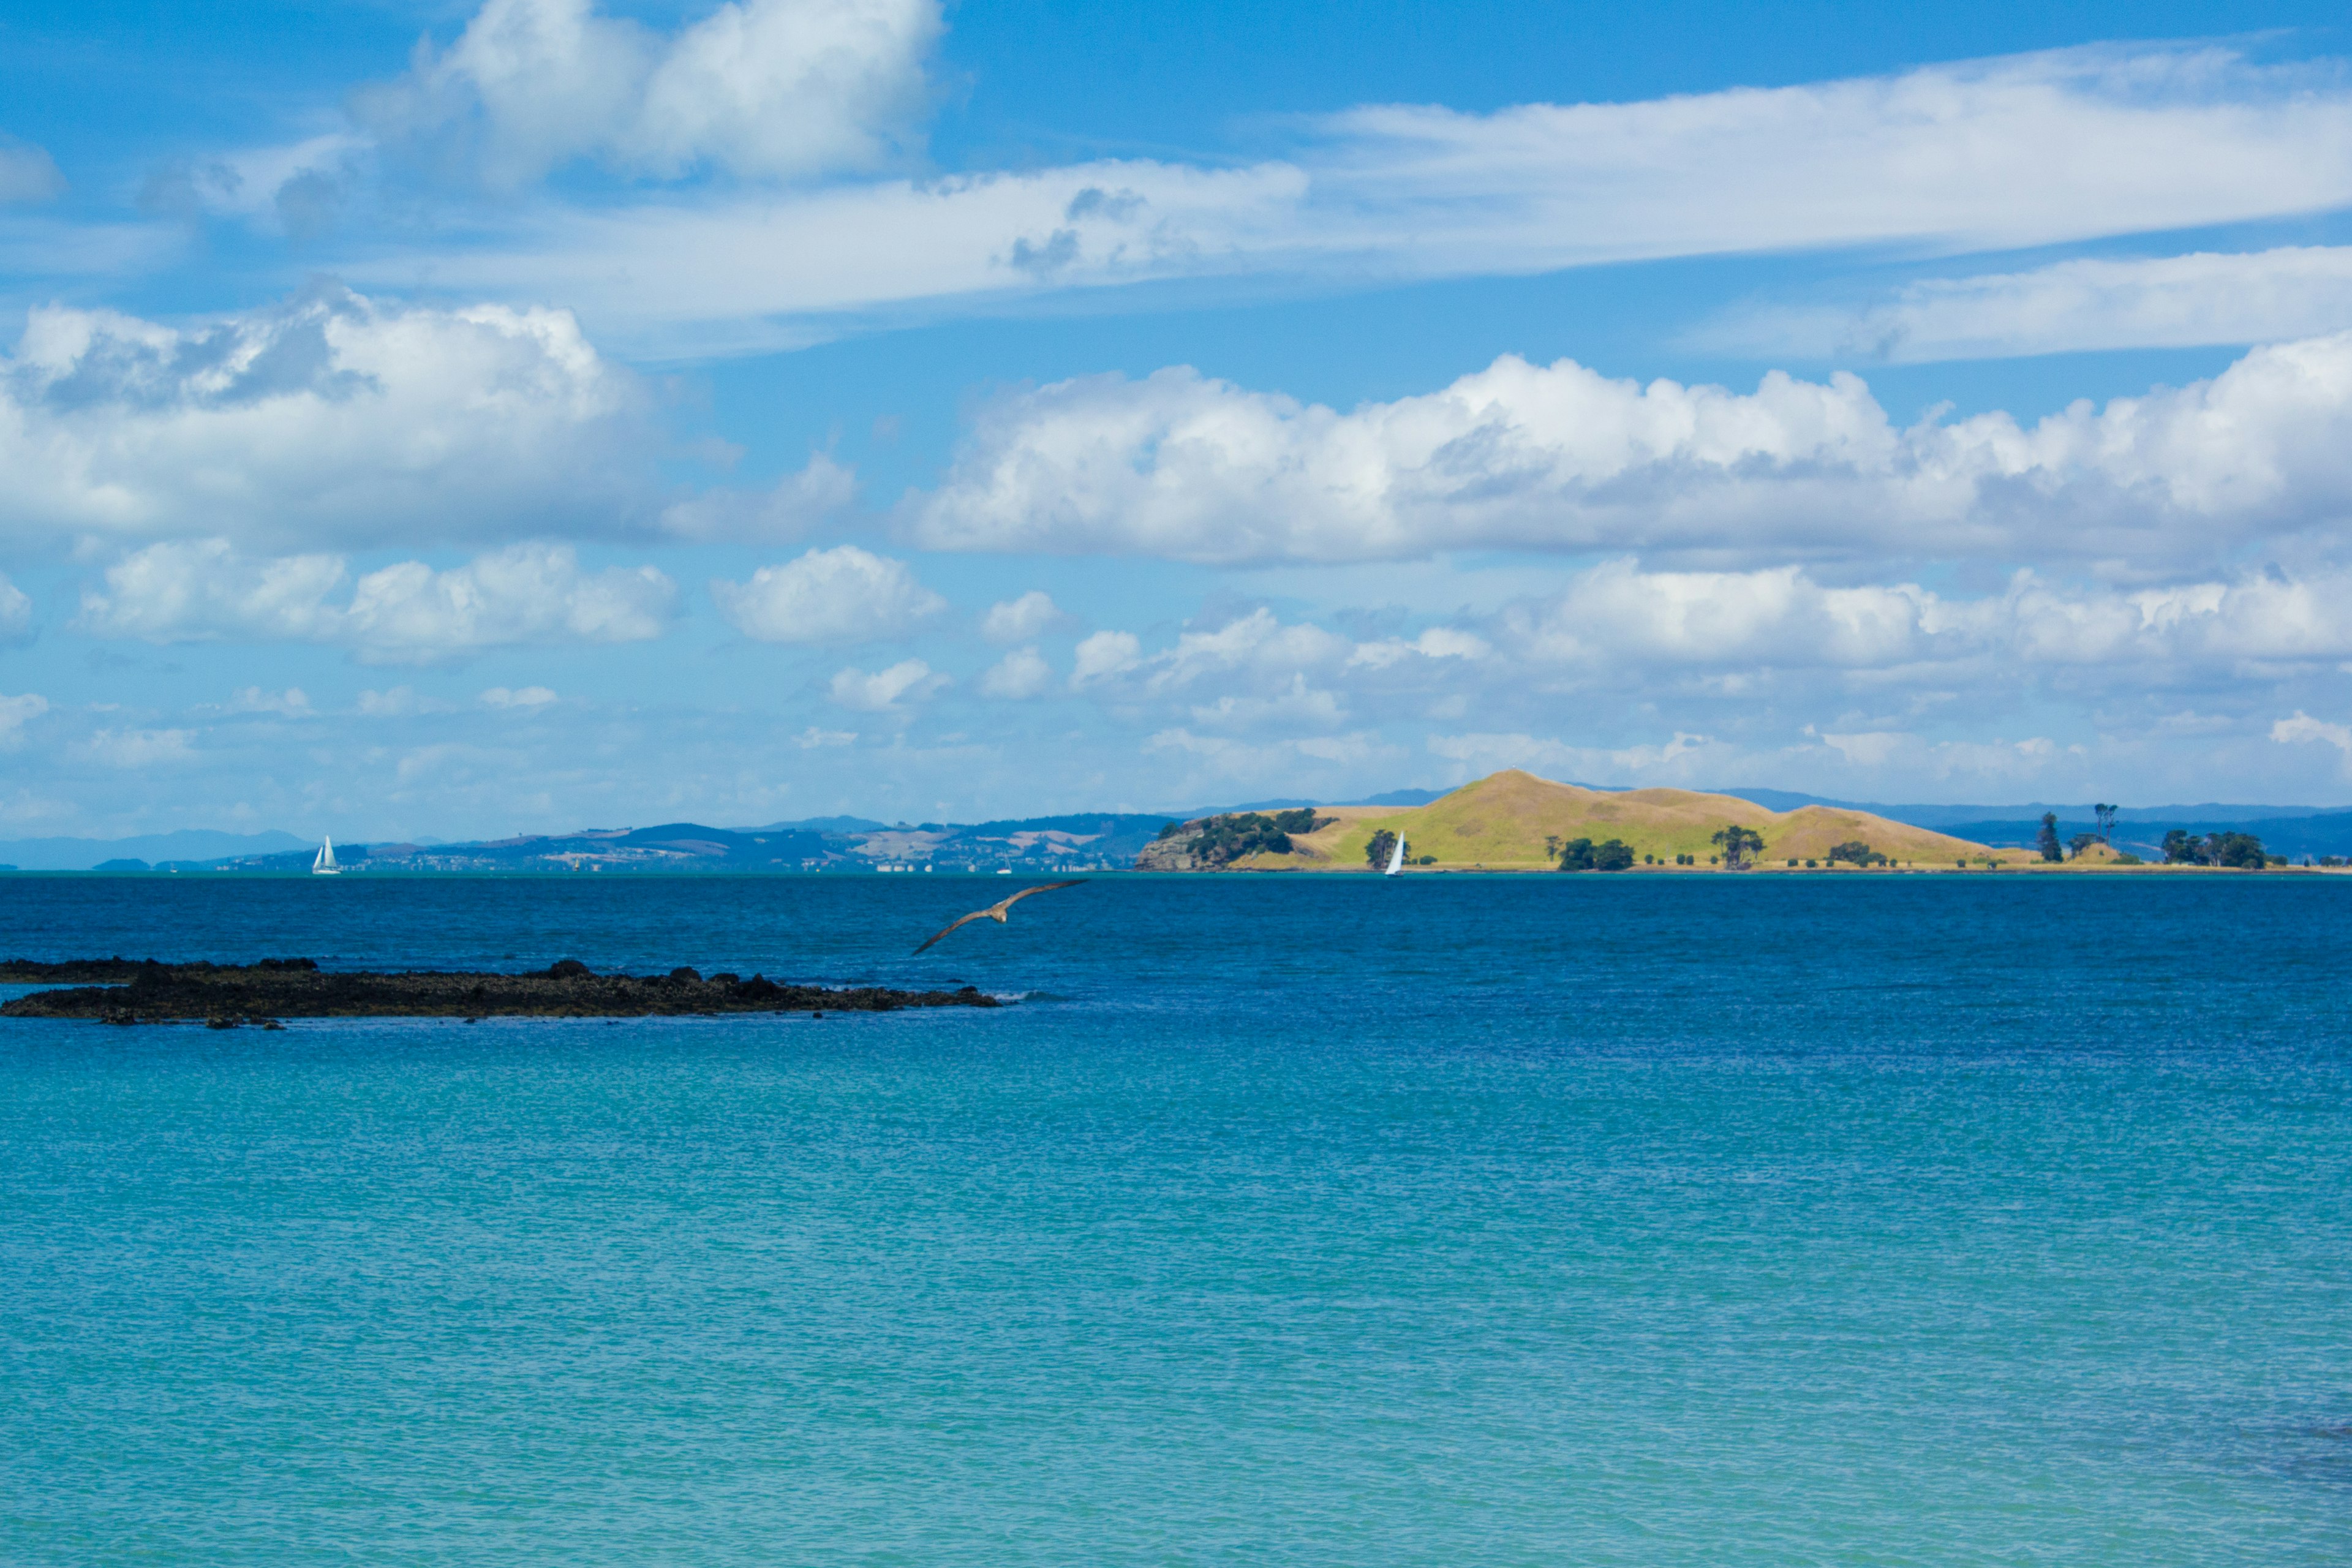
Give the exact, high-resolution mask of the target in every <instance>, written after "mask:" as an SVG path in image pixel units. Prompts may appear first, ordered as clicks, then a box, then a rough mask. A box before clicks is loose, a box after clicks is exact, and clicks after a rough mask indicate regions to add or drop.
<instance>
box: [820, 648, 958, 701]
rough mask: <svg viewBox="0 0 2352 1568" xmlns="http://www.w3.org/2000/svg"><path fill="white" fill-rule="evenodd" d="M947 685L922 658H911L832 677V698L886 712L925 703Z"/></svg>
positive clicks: (854, 668)
mask: <svg viewBox="0 0 2352 1568" xmlns="http://www.w3.org/2000/svg"><path fill="white" fill-rule="evenodd" d="M947 684H948V678H947V677H946V676H944V675H939V674H935V673H933V671H932V669H931V667H930V666H929V665H928V664H925V663H924V662H923V661H922V660H921V659H919V658H909V659H905V660H902V661H901V662H899V663H898V664H894V665H892V666H891V667H890V668H887V669H880V670H876V671H875V672H874V673H873V674H871V675H868V674H866V671H864V670H862V669H859V668H856V667H855V666H852V667H851V668H847V669H844V670H840V671H837V672H836V673H835V676H834V678H833V700H835V702H838V703H840V704H841V705H842V706H843V707H844V708H856V709H859V710H863V711H866V712H869V713H881V712H887V711H888V710H891V709H894V708H896V707H898V705H899V704H900V703H902V702H922V701H926V700H929V698H931V697H932V696H933V695H935V694H936V693H937V692H938V691H939V690H940V688H941V687H943V686H945V685H947Z"/></svg>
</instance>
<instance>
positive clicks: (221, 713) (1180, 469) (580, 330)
mask: <svg viewBox="0 0 2352 1568" xmlns="http://www.w3.org/2000/svg"><path fill="white" fill-rule="evenodd" d="M1905 10H1906V8H1893V7H1864V6H1846V5H1812V6H1779V7H1772V8H1761V7H1749V6H1735V5H1700V4H1689V5H1672V6H1649V7H1622V6H1620V7H1609V8H1601V7H1590V8H1584V7H1570V6H1559V5H1551V6H1514V5H1494V6H1487V7H1483V8H1480V9H1478V10H1476V11H1475V12H1465V13H1462V14H1453V13H1446V12H1442V11H1439V10H1437V9H1435V8H1431V7H1426V6H1414V7H1408V6H1402V5H1347V6H1340V5H1292V6H1283V7H1265V6H1239V5H1235V6H1219V5H1191V6H1181V7H1175V6H1166V5H1160V6H1151V7H1133V8H1128V9H1112V8H1108V7H1104V6H1098V5H1097V6H1088V7H1079V6H1062V5H1040V4H1022V5H981V4H966V5H960V6H955V7H951V8H949V7H941V6H940V5H937V4H936V3H934V0H735V3H733V4H730V5H709V4H694V5H636V6H617V5H606V6H601V7H600V6H592V5H587V4H584V3H582V0H488V4H483V5H469V4H461V5H402V4H395V3H392V0H383V3H380V4H364V5H360V4H354V5H334V4H324V3H314V4H308V5H268V4H264V5H247V6H241V7H236V8H220V7H211V6H201V7H200V6H195V5H173V4H156V5H75V6H71V7H68V6H63V5H16V6H13V7H11V8H10V11H9V14H8V16H6V17H5V19H0V317H5V321H6V322H7V323H8V325H7V326H6V327H5V328H0V344H5V345H7V346H6V348H5V358H0V475H5V479H6V481H7V482H6V484H5V487H0V577H5V583H0V837H32V836H37V835H47V834H60V833H89V834H100V835H107V834H128V833H133V832H147V831H155V830H162V829H168V828H173V827H181V826H222V827H232V828H234V827H239V826H247V827H258V826H282V827H288V828H291V829H293V830H295V831H299V832H305V833H310V832H319V831H332V832H335V833H337V834H338V835H340V836H344V837H397V836H408V835H424V834H436V835H440V836H443V837H457V836H460V835H474V834H493V833H502V832H508V831H515V830H539V829H563V828H570V827H576V826H589V825H600V826H622V825H626V824H630V823H643V822H649V821H656V820H663V819H673V818H677V817H692V818H698V819H701V820H707V821H713V822H721V823H753V822H765V821H772V820H777V819H781V818H789V817H797V816H811V815H819V814H825V813H831V812H835V811H845V810H846V811H855V812H860V813H866V814H870V815H876V816H904V817H908V818H939V817H953V818H961V819H971V818H974V817H979V816H1000V815H1006V814H1024V815H1025V814H1032V813H1042V812H1048V811H1056V810H1066V809H1077V808H1085V807H1131V808H1134V809H1139V810H1157V809H1172V808H1177V807H1181V806H1185V805H1196V804H1201V803H1204V802H1210V801H1216V800H1228V799H1239V798H1249V797H1254V796H1264V795H1313V796H1318V797H1323V798H1346V797H1348V796H1349V795H1355V794H1361V793H1369V792H1372V791H1377V790H1381V789H1387V788H1393V787H1398V786H1400V785H1405V784H1424V785H1434V784H1448V783H1453V782H1457V781H1460V780H1464V779H1467V778H1470V777H1475V776H1476V775H1478V774H1480V773H1485V772H1488V771H1491V770H1492V769H1494V768H1496V767H1500V766H1507V765H1518V766H1525V767H1529V768H1532V769H1535V770H1537V771H1539V772H1542V773H1548V774H1550V775H1552V776H1556V777H1568V778H1576V779H1580V780H1587V781H1591V782H1596V783H1606V784H1680V785H1695V786H1702V787H1703V786H1708V785H1735V784H1739V785H1773V786H1778V787H1782V788H1790V789H1799V790H1808V791H1812V792H1816V793H1820V794H1825V795H1840V796H1847V797H1860V798H1872V799H1880V800H1891V799H1902V800H1946V801H1967V800H1980V801H2000V800H2017V799H2030V798H2079V799H2089V798H2094V797H2097V798H2105V799H2116V800H2122V801H2126V802H2136V803H2143V804H2153V803H2157V802H2160V801H2168V800H2189V799H2241V800H2255V799H2258V800H2263V801H2283V800H2291V799H2293V800H2302V801H2306V802H2312V803H2323V804H2334V803H2352V771H2347V769H2352V559H2347V538H2346V531H2347V514H2352V334H2348V333H2347V329H2352V223H2347V218H2346V213H2347V207H2352V68H2347V64H2346V58H2347V51H2352V39H2347V34H2346V29H2345V28H2344V26H2343V25H2342V22H2341V18H2340V12H2339V11H2338V10H2337V9H2336V8H2333V7H2321V6H2316V5H2272V6H2238V7H2232V8H2231V9H2230V10H2229V11H2228V12H2226V13H2224V12H2222V11H2221V10H2220V9H2219V8H2215V7H2196V6H2147V5H2140V6H2133V7H2128V8H2127V7H2123V6H2120V5H2071V6H2054V5H2035V6H2031V7H2028V6H2023V5H1979V6H1975V7H1969V8H1965V14H1960V13H1959V12H1958V11H1955V12H1954V13H1953V14H1950V15H1937V16H1916V15H1907V14H1904V11H1905Z"/></svg>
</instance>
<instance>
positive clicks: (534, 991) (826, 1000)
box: [0, 958, 999, 1028]
mask: <svg viewBox="0 0 2352 1568" xmlns="http://www.w3.org/2000/svg"><path fill="white" fill-rule="evenodd" d="M0 984H16V985H27V984H31V985H52V986H58V987H60V989H56V990H49V991H36V992H34V993H33V994H30V995H28V996H19V997H17V998H16V1000H15V1001H13V1002H10V1003H7V1004H6V1005H0V1016H7V1017H12V1018H84V1019H94V1020H97V1021H99V1022H101V1023H108V1024H175V1023H195V1022H203V1023H207V1024H211V1025H212V1026H215V1027H216V1028H226V1027H231V1026H235V1025H237V1024H259V1025H263V1026H268V1025H270V1024H273V1023H275V1022H276V1021H277V1020H278V1019H280V1018H404V1017H405V1018H416V1017H437V1018H500V1017H505V1018H513V1017H536V1018H639V1017H646V1016H655V1015H663V1016H676V1015H693V1014H719V1013H887V1012H895V1011H897V1010H898V1009H900V1008H903V1007H994V1006H996V1005H999V1004H998V1003H997V1000H996V998H995V997H993V996H990V995H987V994H983V993H982V992H981V991H979V990H978V989H976V988H974V987H972V986H970V985H967V986H964V987H963V988H962V989H961V990H957V991H891V990H886V989H883V988H882V987H879V986H859V987H854V988H850V989H843V990H835V989H831V988H828V987H825V986H821V985H793V984H779V983H777V982H776V981H773V980H770V979H768V978H767V977H766V976H765V975H760V974H754V975H752V976H751V978H750V979H749V980H745V979H743V978H741V977H740V976H738V975H734V974H713V975H711V976H709V978H708V979H706V978H704V977H703V976H702V975H701V974H699V973H696V972H695V971H694V970H691V969H673V970H671V971H670V972H669V973H667V974H656V975H642V974H598V973H594V972H593V971H592V970H590V969H589V967H588V966H587V965H586V964H584V963H580V962H578V961H577V960H575V959H569V958H567V959H565V960H563V961H562V963H556V964H552V965H551V966H550V967H548V968H546V969H543V970H539V971H536V972H534V973H528V974H502V973H473V972H450V971H433V970H426V971H419V972H415V973H396V974H383V973H339V972H335V971H329V970H321V969H320V967H319V966H318V964H317V963H314V962H313V961H311V960H310V959H307V958H266V959H263V960H262V961H261V962H259V963H251V964H233V963H157V962H155V961H154V960H152V959H148V960H144V961H134V960H131V959H123V958H100V959H79V960H74V961H71V962H68V963H30V962H27V961H25V960H17V961H16V962H14V963H0Z"/></svg>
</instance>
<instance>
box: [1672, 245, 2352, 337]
mask: <svg viewBox="0 0 2352 1568" xmlns="http://www.w3.org/2000/svg"><path fill="white" fill-rule="evenodd" d="M2347 323H2352V247H2345V246H2336V247H2325V246H2293V247H2284V248H2281V249H2276V250H2264V251H2258V252H2254V253H2252V254H2240V255H2216V254H2213V253H2211V252H2207V251H2200V252H2198V253H2196V254H2193V255H2188V256H2168V257H2160V258H2139V259H2128V260H2111V259H2105V258H2078V259H2075V260H2072V261H2061V262H2056V263H2053V265H2051V266H2048V267H2042V268H2036V269H2034V270H2032V271H2031V272H2009V273H1990V274H1986V275H1983V276H1979V277H1972V278H1944V279H1927V280H1925V281H1922V282H1917V283H1914V284H1911V285H1909V286H1908V287H1906V289H1903V290H1902V292H1901V293H1900V294H1899V295H1897V296H1896V297H1895V299H1894V300H1891V301H1889V302H1886V303H1883V304H1877V305H1871V306H1867V307H1864V308H1862V309H1858V310H1839V309H1833V308H1827V307H1814V308H1802V309H1800V308H1790V307H1775V308H1767V309H1763V310H1755V311H1751V312H1748V313H1746V314H1743V315H1739V316H1736V317H1733V318H1731V319H1729V320H1727V321H1723V322H1720V323H1718V324H1717V325H1716V326H1714V327H1711V328H1709V329H1707V330H1706V331H1703V332H1701V333H1700V334H1698V341H1699V342H1702V343H1704V344H1706V345H1707V346H1709V347H1713V348H1717V349H1722V348H1733V349H1738V350H1744V351H1757V352H1761V353H1800V354H1812V355H1821V356H1832V355H1833V356H1838V357H1847V356H1852V355H1855V354H1867V355H1870V356H1872V357H1874V358H1878V359H1884V360H1889V361H1893V362H1895V363H1920V362H1924V361H1930V360H1953V359H1986V358H2005V357H2008V356H2011V355H2018V354H2044V353H2074V352H2077V351H2080V350H2085V349H2132V348H2182V347H2191V346H2196V345H2200V344H2209V343H2261V342H2282V341H2284V340H2287V339H2293V338H2309V337H2316V336H2319V335H2321V334H2324V333H2327V332H2333V331H2340V330H2342V329H2343V328H2344V327H2345V326H2346V325H2347Z"/></svg>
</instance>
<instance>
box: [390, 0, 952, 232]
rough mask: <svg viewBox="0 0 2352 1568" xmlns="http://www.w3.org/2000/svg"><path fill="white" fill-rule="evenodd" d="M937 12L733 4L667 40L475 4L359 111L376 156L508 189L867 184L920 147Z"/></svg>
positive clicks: (786, 0) (909, 5) (578, 4)
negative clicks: (393, 152) (576, 177)
mask: <svg viewBox="0 0 2352 1568" xmlns="http://www.w3.org/2000/svg"><path fill="white" fill-rule="evenodd" d="M941 29H942V23H941V20H940V7H939V5H938V4H937V0H734V3H731V4H728V5H720V6H719V8H718V9H717V10H716V11H715V12H713V13H711V14H710V15H709V16H705V17H704V18H702V19H701V20H700V21H698V22H696V23H694V24H692V25H691V26H688V27H685V28H683V29H682V30H680V31H679V32H678V33H677V34H676V35H674V36H671V37H661V36H659V35H657V34H655V33H653V32H651V31H650V30H648V29H646V28H645V27H642V26H638V25H637V24H635V23H634V22H631V21H628V20H625V19H623V18H616V17H609V16H599V15H598V14H597V13H596V11H595V8H594V7H593V5H591V4H590V3H589V0H488V4H487V5H484V6H483V7H482V8H481V10H480V11H478V13H476V14H475V16H474V17H473V19H472V20H471V21H470V22H469V23H468V24H467V26H466V29H465V31H464V32H463V33H462V34H461V35H460V36H459V37H458V38H457V41H456V42H455V43H454V44H452V45H450V46H449V47H447V48H446V49H439V50H436V49H434V48H432V47H430V46H429V45H420V46H419V47H418V50H417V53H416V57H415V60H414V61H413V63H412V64H411V67H410V69H409V72H408V74H407V75H406V76H405V77H404V78H402V79H400V80H399V81H397V82H394V83H391V84H388V85H386V86H384V87H382V88H378V89H373V90H371V91H369V92H366V93H363V94H362V95H361V97H360V99H359V101H358V111H359V115H360V118H361V120H362V122H363V123H365V124H366V125H367V126H369V128H370V129H371V130H372V131H373V132H374V133H375V134H376V135H377V136H378V137H380V138H382V139H383V141H384V142H387V143H388V144H390V145H393V146H395V147H399V146H409V147H414V148H415V149H416V150H418V151H421V152H424V153H426V154H427V155H429V156H434V157H436V159H437V160H438V161H440V162H443V163H446V162H447V161H448V160H450V159H452V158H462V159H464V160H465V161H466V162H467V163H468V164H469V165H470V167H471V168H472V169H473V170H474V172H475V173H476V174H477V175H478V177H479V178H480V179H481V180H482V181H483V182H484V183H485V184H488V185H490V186H493V187H499V188H512V187H514V186H517V185H520V184H524V183H526V182H528V181H530V180H533V179H536V178H537V177H539V176H540V175H541V174H546V173H548V172H549V171H551V170H553V169H556V168H559V167H561V166H562V165H563V164H565V163H570V162H572V161H573V160H575V159H581V158H594V159H599V160H602V161H603V162H604V163H608V164H610V165H611V166H613V167H614V168H615V169H618V170H620V171H622V172H624V173H626V174H640V175H649V176H652V177H656V178H664V179H668V178H676V177H678V176H680V175H683V174H690V173H692V172H694V171H696V170H697V169H698V168H703V167H716V168H719V169H724V170H727V171H729V172H730V173H732V174H740V175H747V176H751V177H756V178H778V177H787V178H788V177H796V176H803V175H809V174H823V173H830V172H835V171H842V170H863V169H871V168H874V167H876V166H877V165H879V164H882V163H887V162H890V161H891V160H893V159H894V158H896V157H898V156H899V155H901V154H902V153H905V152H906V151H908V150H909V149H910V148H912V147H914V146H916V145H918V144H919V132H918V126H919V120H920V116H921V113H922V111H923V110H924V109H925V108H926V107H927V104H926V97H927V84H926V81H925V77H924V65H925V62H926V60H927V59H928V58H929V54H930V51H931V48H932V47H933V46H934V45H935V44H936V43H937V41H938V39H939V37H940V31H941Z"/></svg>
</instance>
